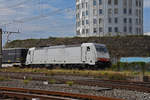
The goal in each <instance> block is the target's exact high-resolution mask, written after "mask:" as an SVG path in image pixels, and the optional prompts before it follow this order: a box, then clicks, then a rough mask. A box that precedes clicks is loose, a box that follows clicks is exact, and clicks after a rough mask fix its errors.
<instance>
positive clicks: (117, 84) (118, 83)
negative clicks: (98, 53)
mask: <svg viewBox="0 0 150 100" xmlns="http://www.w3.org/2000/svg"><path fill="white" fill-rule="evenodd" d="M15 74H16V73H13V75H12V73H8V74H7V75H4V76H6V77H10V78H14V79H24V76H27V77H30V75H29V74H31V75H32V73H17V75H15ZM19 74H20V75H19ZM1 75H2V73H1ZM36 75H37V76H36ZM54 79H55V80H57V81H58V82H59V84H61V83H65V82H66V81H70V80H69V79H61V78H56V77H55V78H54ZM32 80H35V81H47V80H49V77H48V76H45V75H44V74H42V73H40V74H33V76H32ZM73 81H74V84H80V85H88V86H99V87H107V88H113V89H126V90H133V91H139V92H146V93H150V82H134V81H124V80H100V79H84V80H73Z"/></svg>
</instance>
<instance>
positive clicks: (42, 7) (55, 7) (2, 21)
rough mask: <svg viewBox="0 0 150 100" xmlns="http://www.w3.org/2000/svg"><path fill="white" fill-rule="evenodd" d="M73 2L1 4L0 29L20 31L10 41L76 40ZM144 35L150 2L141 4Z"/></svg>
mask: <svg viewBox="0 0 150 100" xmlns="http://www.w3.org/2000/svg"><path fill="white" fill-rule="evenodd" d="M75 1H76V0H0V27H1V28H2V29H3V31H18V30H19V31H20V34H14V35H11V36H10V40H15V39H27V38H48V37H66V36H68V37H71V36H75V35H76V34H75ZM144 32H150V0H144ZM6 37H7V36H6V35H3V44H4V43H5V42H6Z"/></svg>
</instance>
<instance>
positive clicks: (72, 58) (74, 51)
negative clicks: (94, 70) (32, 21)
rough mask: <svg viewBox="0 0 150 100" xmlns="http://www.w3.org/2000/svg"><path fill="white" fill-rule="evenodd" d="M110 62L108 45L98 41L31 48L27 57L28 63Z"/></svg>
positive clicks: (94, 63)
mask: <svg viewBox="0 0 150 100" xmlns="http://www.w3.org/2000/svg"><path fill="white" fill-rule="evenodd" d="M109 63H110V56H109V53H108V51H107V48H106V46H105V45H104V44H96V43H83V44H81V45H70V46H65V45H62V46H50V47H40V48H30V49H29V51H28V54H27V58H26V65H56V64H57V65H96V64H109Z"/></svg>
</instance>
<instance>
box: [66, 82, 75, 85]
mask: <svg viewBox="0 0 150 100" xmlns="http://www.w3.org/2000/svg"><path fill="white" fill-rule="evenodd" d="M66 84H67V85H69V86H72V85H73V84H74V82H73V81H67V82H66Z"/></svg>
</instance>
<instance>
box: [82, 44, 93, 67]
mask: <svg viewBox="0 0 150 100" xmlns="http://www.w3.org/2000/svg"><path fill="white" fill-rule="evenodd" d="M82 62H84V63H86V64H90V63H92V50H91V47H90V46H83V47H82Z"/></svg>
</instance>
